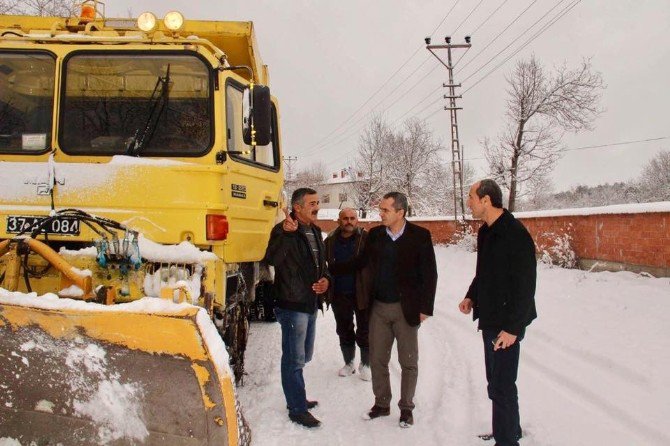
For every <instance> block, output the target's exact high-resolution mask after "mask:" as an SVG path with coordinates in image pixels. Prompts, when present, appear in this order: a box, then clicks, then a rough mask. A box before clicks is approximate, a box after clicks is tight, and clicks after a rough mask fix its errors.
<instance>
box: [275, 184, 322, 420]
mask: <svg viewBox="0 0 670 446" xmlns="http://www.w3.org/2000/svg"><path fill="white" fill-rule="evenodd" d="M291 207H292V212H291V213H289V212H288V211H287V210H284V212H285V214H286V219H285V220H284V221H283V222H281V223H279V224H277V225H276V226H275V227H274V228H273V229H272V233H271V234H270V241H269V243H268V248H267V251H266V252H265V260H266V261H267V262H268V264H270V265H273V266H274V267H275V289H276V295H277V297H276V302H275V315H276V316H277V321H279V324H280V325H281V329H282V357H281V381H282V388H283V390H284V396H285V397H286V405H287V407H288V410H289V418H290V419H291V421H293V422H295V423H298V424H300V425H303V426H305V427H310V428H311V427H317V426H319V425H320V424H321V422H320V421H319V420H317V419H316V418H314V416H313V415H312V414H310V413H309V411H308V409H310V408H312V407H314V406H316V404H317V402H316V401H307V397H306V393H305V381H304V378H303V373H302V369H303V368H304V367H305V363H307V362H309V361H310V360H311V359H312V353H313V352H314V337H315V335H316V313H317V310H318V309H319V308H321V306H322V296H323V294H324V293H325V292H326V291H327V290H328V285H329V283H330V275H329V273H328V269H327V266H326V256H325V248H324V245H323V240H322V238H321V229H319V227H318V226H316V224H315V223H316V220H317V215H318V212H319V196H318V195H317V193H316V191H315V190H313V189H309V188H300V189H297V190H296V191H295V192H293V195H292V196H291Z"/></svg>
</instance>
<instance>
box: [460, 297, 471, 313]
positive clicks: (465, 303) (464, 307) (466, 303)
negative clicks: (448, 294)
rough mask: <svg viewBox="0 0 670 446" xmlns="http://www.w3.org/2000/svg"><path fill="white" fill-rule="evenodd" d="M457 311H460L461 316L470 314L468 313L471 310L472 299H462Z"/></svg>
mask: <svg viewBox="0 0 670 446" xmlns="http://www.w3.org/2000/svg"><path fill="white" fill-rule="evenodd" d="M458 309H459V310H461V313H463V314H470V311H471V310H472V299H470V298H469V297H466V298H465V299H463V300H462V301H461V303H459V304H458Z"/></svg>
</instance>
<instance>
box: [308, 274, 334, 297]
mask: <svg viewBox="0 0 670 446" xmlns="http://www.w3.org/2000/svg"><path fill="white" fill-rule="evenodd" d="M328 285H330V282H328V279H326V278H325V277H322V278H320V279H319V280H318V282H314V283H313V284H312V290H313V291H314V292H315V293H316V294H323V293H325V292H326V291H328Z"/></svg>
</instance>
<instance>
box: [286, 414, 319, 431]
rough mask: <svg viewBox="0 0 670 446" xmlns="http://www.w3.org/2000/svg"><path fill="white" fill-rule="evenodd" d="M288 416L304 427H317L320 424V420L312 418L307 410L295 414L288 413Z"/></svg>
mask: <svg viewBox="0 0 670 446" xmlns="http://www.w3.org/2000/svg"><path fill="white" fill-rule="evenodd" d="M288 417H289V418H290V419H291V421H293V422H294V423H297V424H299V425H301V426H305V427H309V428H312V427H319V426H321V422H320V421H319V420H317V419H316V418H314V416H313V415H312V414H311V413H309V412H301V413H297V414H288Z"/></svg>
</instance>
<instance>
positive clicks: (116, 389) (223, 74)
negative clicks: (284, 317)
mask: <svg viewBox="0 0 670 446" xmlns="http://www.w3.org/2000/svg"><path fill="white" fill-rule="evenodd" d="M101 5H102V3H101V2H98V1H86V2H84V4H83V6H82V14H81V16H80V17H72V18H58V17H28V16H8V15H0V256H1V257H0V287H1V289H0V357H2V358H3V367H1V368H0V387H2V389H3V392H0V426H2V432H1V433H2V436H6V437H9V438H15V439H17V440H18V441H20V443H21V444H28V443H32V442H35V443H36V444H42V443H43V442H44V441H45V440H48V442H49V444H56V443H59V442H61V443H63V444H107V443H109V442H113V443H114V444H175V445H176V444H180V445H190V444H230V445H234V444H246V443H248V441H249V435H250V433H249V431H248V429H247V428H246V424H245V423H244V421H243V418H242V416H241V413H240V411H239V407H238V405H237V402H236V398H235V391H234V381H235V380H238V379H239V378H240V377H241V376H242V373H243V365H244V362H243V360H244V349H245V346H246V336H247V328H248V323H247V311H248V305H249V304H250V302H251V301H253V299H254V287H255V285H256V283H257V281H258V278H259V271H260V270H261V266H260V265H259V263H260V261H261V259H262V257H263V255H264V252H265V248H266V245H267V241H268V238H269V234H270V230H271V228H272V225H273V224H274V223H275V220H276V218H277V211H278V210H279V206H280V201H281V199H282V196H281V189H282V185H283V180H282V179H283V171H282V165H281V162H280V160H281V153H280V145H279V140H280V137H279V126H278V122H279V114H278V107H277V101H276V100H275V98H273V97H271V96H270V92H269V88H268V86H267V85H268V83H269V77H268V69H267V66H265V65H263V63H262V61H261V58H260V55H259V52H258V48H257V44H256V40H255V37H254V32H253V26H252V23H251V22H223V21H190V20H184V18H183V16H182V15H181V14H179V13H178V12H171V13H168V14H167V15H166V16H165V17H164V19H163V21H160V20H159V19H158V18H157V17H156V16H154V15H153V14H151V13H144V14H141V15H140V16H139V18H138V19H137V20H132V19H109V18H106V17H104V14H103V13H102V11H101ZM198 307H200V308H198ZM222 339H223V340H224V341H225V346H224V344H223V343H222V342H221V340H222ZM54 417H57V418H58V421H56V420H55V419H54Z"/></svg>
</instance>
